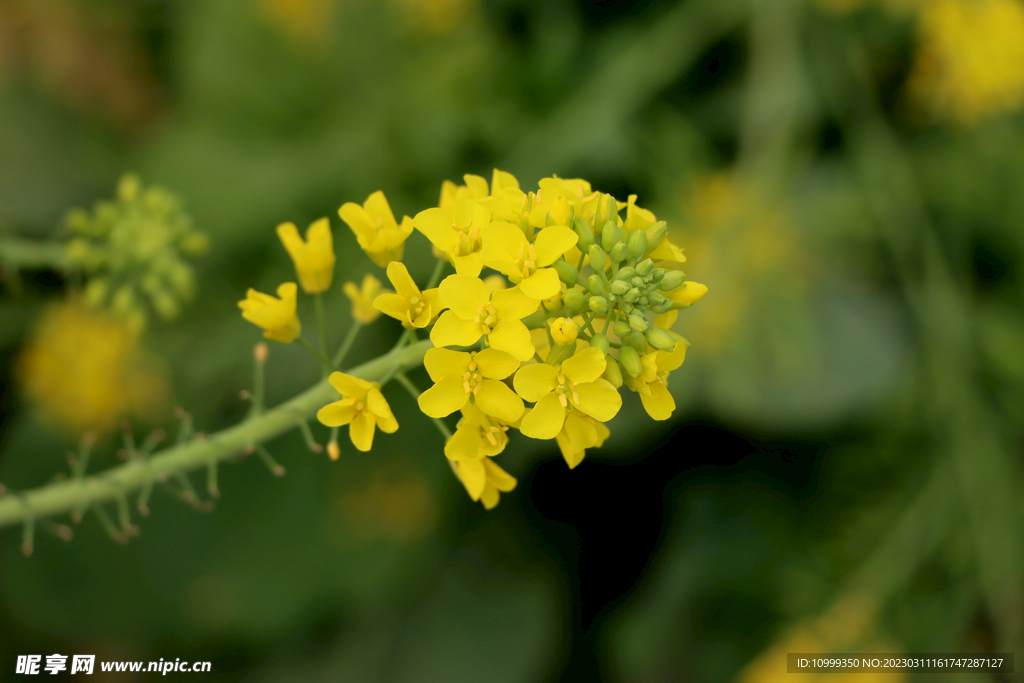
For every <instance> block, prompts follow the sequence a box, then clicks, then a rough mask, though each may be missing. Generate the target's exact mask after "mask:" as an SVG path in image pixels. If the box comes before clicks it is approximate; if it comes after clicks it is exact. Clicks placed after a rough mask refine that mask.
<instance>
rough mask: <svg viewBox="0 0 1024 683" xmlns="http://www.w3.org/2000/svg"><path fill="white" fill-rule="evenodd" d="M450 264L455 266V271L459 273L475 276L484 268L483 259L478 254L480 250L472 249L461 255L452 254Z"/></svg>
mask: <svg viewBox="0 0 1024 683" xmlns="http://www.w3.org/2000/svg"><path fill="white" fill-rule="evenodd" d="M452 265H453V266H455V272H456V273H458V274H459V275H468V276H469V277H477V276H479V275H480V271H481V270H483V269H484V260H483V258H482V257H481V256H480V252H478V251H474V252H471V253H469V254H465V255H463V256H453V257H452Z"/></svg>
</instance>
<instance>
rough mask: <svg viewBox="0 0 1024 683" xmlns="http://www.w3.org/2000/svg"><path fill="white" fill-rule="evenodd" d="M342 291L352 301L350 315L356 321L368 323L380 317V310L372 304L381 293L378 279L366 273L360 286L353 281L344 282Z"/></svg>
mask: <svg viewBox="0 0 1024 683" xmlns="http://www.w3.org/2000/svg"><path fill="white" fill-rule="evenodd" d="M342 291H344V292H345V296H347V297H348V298H349V300H351V301H352V317H353V318H354V319H355V320H356V322H360V323H363V324H364V325H369V324H370V323H372V322H373V321H374V320H376V319H377V318H379V317H380V311H379V310H378V309H376V308H374V306H373V300H374V299H376V298H377V295H378V294H380V293H381V284H380V280H378V279H377V278H375V277H374V276H372V275H370V274H367V275H366V276H365V277H364V278H363V285H362V287H359V286H356V283H354V282H346V283H345V284H344V285H343V286H342Z"/></svg>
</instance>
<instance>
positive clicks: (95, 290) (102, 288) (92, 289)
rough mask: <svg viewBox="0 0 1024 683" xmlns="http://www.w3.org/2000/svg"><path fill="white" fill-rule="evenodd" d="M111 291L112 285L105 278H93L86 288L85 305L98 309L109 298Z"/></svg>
mask: <svg viewBox="0 0 1024 683" xmlns="http://www.w3.org/2000/svg"><path fill="white" fill-rule="evenodd" d="M109 291H110V283H109V282H108V281H107V280H106V279H105V278H102V277H97V278H93V279H92V280H89V284H87V285H86V286H85V303H87V304H88V305H89V306H90V307H92V308H98V307H99V306H100V304H102V303H103V301H104V300H105V299H106V298H107V293H108V292H109Z"/></svg>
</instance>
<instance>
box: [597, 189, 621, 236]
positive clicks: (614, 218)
mask: <svg viewBox="0 0 1024 683" xmlns="http://www.w3.org/2000/svg"><path fill="white" fill-rule="evenodd" d="M603 199H604V206H603V207H602V208H603V209H604V210H603V211H602V212H601V219H602V220H604V221H605V222H607V223H614V224H615V225H618V224H619V203H618V202H617V201H615V197H613V196H611V195H610V194H606V195H604V197H603ZM606 229H607V228H606Z"/></svg>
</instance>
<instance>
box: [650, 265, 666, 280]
mask: <svg viewBox="0 0 1024 683" xmlns="http://www.w3.org/2000/svg"><path fill="white" fill-rule="evenodd" d="M666 272H667V271H666V270H665V269H664V268H654V269H653V270H651V282H661V278H663V277H665V273H666Z"/></svg>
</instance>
